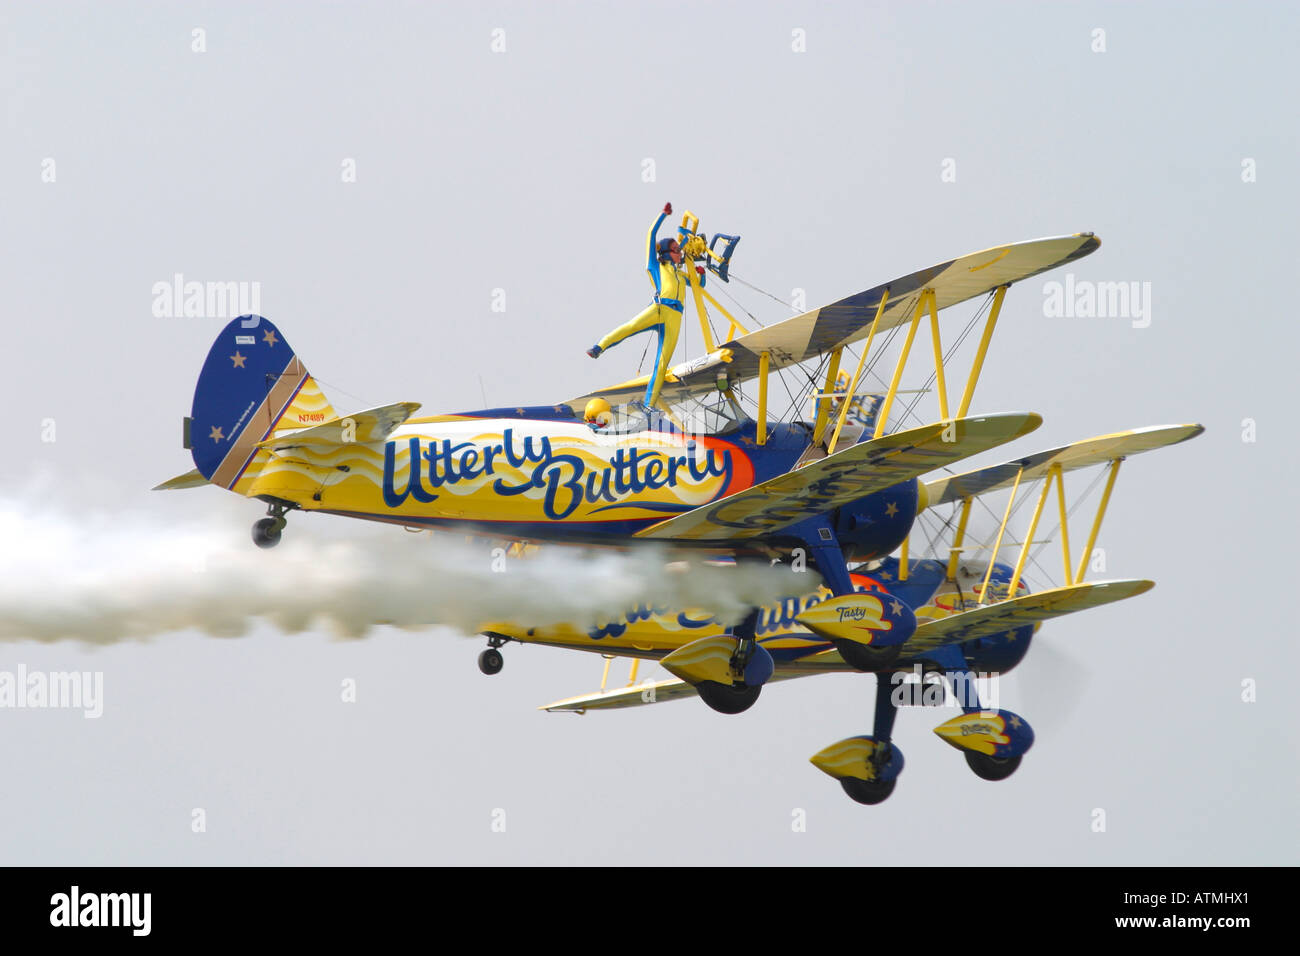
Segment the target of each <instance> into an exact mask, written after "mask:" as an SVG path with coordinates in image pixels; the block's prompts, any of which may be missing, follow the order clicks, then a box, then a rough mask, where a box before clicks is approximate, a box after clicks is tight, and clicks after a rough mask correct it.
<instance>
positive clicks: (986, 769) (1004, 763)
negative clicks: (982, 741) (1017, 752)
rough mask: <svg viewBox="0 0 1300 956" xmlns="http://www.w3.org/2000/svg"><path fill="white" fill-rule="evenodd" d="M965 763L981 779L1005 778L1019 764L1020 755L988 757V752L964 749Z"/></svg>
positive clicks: (1013, 771) (1014, 770)
mask: <svg viewBox="0 0 1300 956" xmlns="http://www.w3.org/2000/svg"><path fill="white" fill-rule="evenodd" d="M965 756H966V765H967V766H968V767H970V768H971V770H973V771H974V772H975V776H977V777H979V778H980V779H981V780H1005V779H1007V777H1009V776H1011V775H1012V774H1013V773H1015V772H1016V768H1017V767H1019V766H1020V757H990V756H989V755H988V754H982V753H976V752H975V751H974V750H968V751H966V754H965Z"/></svg>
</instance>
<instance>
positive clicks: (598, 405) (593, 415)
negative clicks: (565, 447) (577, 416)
mask: <svg viewBox="0 0 1300 956" xmlns="http://www.w3.org/2000/svg"><path fill="white" fill-rule="evenodd" d="M582 417H583V418H584V419H586V422H587V424H588V425H592V424H600V425H608V424H609V419H610V414H609V402H607V401H605V400H604V399H603V398H593V399H592V400H591V401H589V402H588V403H587V407H586V408H585V409H584V410H583V413H582Z"/></svg>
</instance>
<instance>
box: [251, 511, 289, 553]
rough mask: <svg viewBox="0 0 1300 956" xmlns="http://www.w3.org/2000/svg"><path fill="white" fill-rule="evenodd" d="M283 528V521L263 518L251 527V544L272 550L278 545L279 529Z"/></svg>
mask: <svg viewBox="0 0 1300 956" xmlns="http://www.w3.org/2000/svg"><path fill="white" fill-rule="evenodd" d="M283 527H284V522H283V521H278V520H276V519H275V518H263V519H262V520H261V521H258V522H257V523H255V524H254V525H253V544H255V545H257V546H258V547H259V548H274V547H275V546H276V545H277V544H279V543H280V529H282V528H283Z"/></svg>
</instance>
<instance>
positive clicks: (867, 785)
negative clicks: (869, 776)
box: [840, 777, 898, 806]
mask: <svg viewBox="0 0 1300 956" xmlns="http://www.w3.org/2000/svg"><path fill="white" fill-rule="evenodd" d="M896 783H898V778H897V777H895V778H894V779H893V780H883V781H882V780H861V779H859V778H858V777H841V778H840V786H841V787H843V788H844V792H845V793H847V794H848V795H849V798H850V799H851V800H855V801H857V802H858V803H865V804H867V806H874V805H875V804H877V803H884V802H885V801H886V800H888V799H889V795H890V794H891V793H893V792H894V784H896Z"/></svg>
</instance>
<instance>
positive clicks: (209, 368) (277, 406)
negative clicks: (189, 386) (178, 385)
mask: <svg viewBox="0 0 1300 956" xmlns="http://www.w3.org/2000/svg"><path fill="white" fill-rule="evenodd" d="M190 417H191V424H190V445H191V453H192V455H193V457H194V464H195V465H196V466H197V467H198V470H199V473H200V474H202V475H203V477H204V478H206V479H208V481H210V482H211V483H212V484H214V485H220V486H221V487H223V488H231V489H234V488H235V485H236V484H237V483H238V482H239V481H240V479H241V478H244V477H250V476H252V475H255V474H256V472H257V470H259V469H260V464H259V463H258V462H256V461H255V459H256V458H257V457H258V456H265V455H266V452H264V451H262V450H259V449H258V448H257V443H258V442H261V441H264V440H265V439H267V438H269V437H270V436H271V433H272V432H273V431H275V430H276V429H282V428H302V427H307V426H310V425H318V424H320V423H322V422H326V421H329V420H330V419H332V418H334V417H335V412H334V409H333V408H332V407H331V406H330V403H329V401H328V400H327V399H326V398H325V396H324V394H322V393H321V390H320V388H319V386H317V385H316V382H315V380H314V379H312V377H311V375H309V374H308V372H307V369H306V367H305V366H304V365H303V363H302V361H301V360H300V359H299V358H298V356H297V355H296V354H295V353H294V351H293V349H292V348H290V346H289V343H288V342H287V341H286V340H285V338H284V336H283V335H282V334H281V333H280V330H279V329H277V328H276V327H275V326H274V325H273V324H272V323H271V322H270V321H269V320H267V319H265V318H263V317H262V316H260V315H241V316H240V317H238V318H236V319H232V320H231V322H230V324H228V325H227V326H226V327H225V328H224V329H222V330H221V333H220V334H219V335H218V336H217V338H216V341H215V342H213V343H212V348H211V349H210V350H209V351H208V357H207V360H206V361H204V363H203V370H202V371H201V372H200V373H199V381H198V384H197V385H196V386H195V389H194V407H193V410H192V411H191V415H190ZM236 490H238V489H236Z"/></svg>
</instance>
